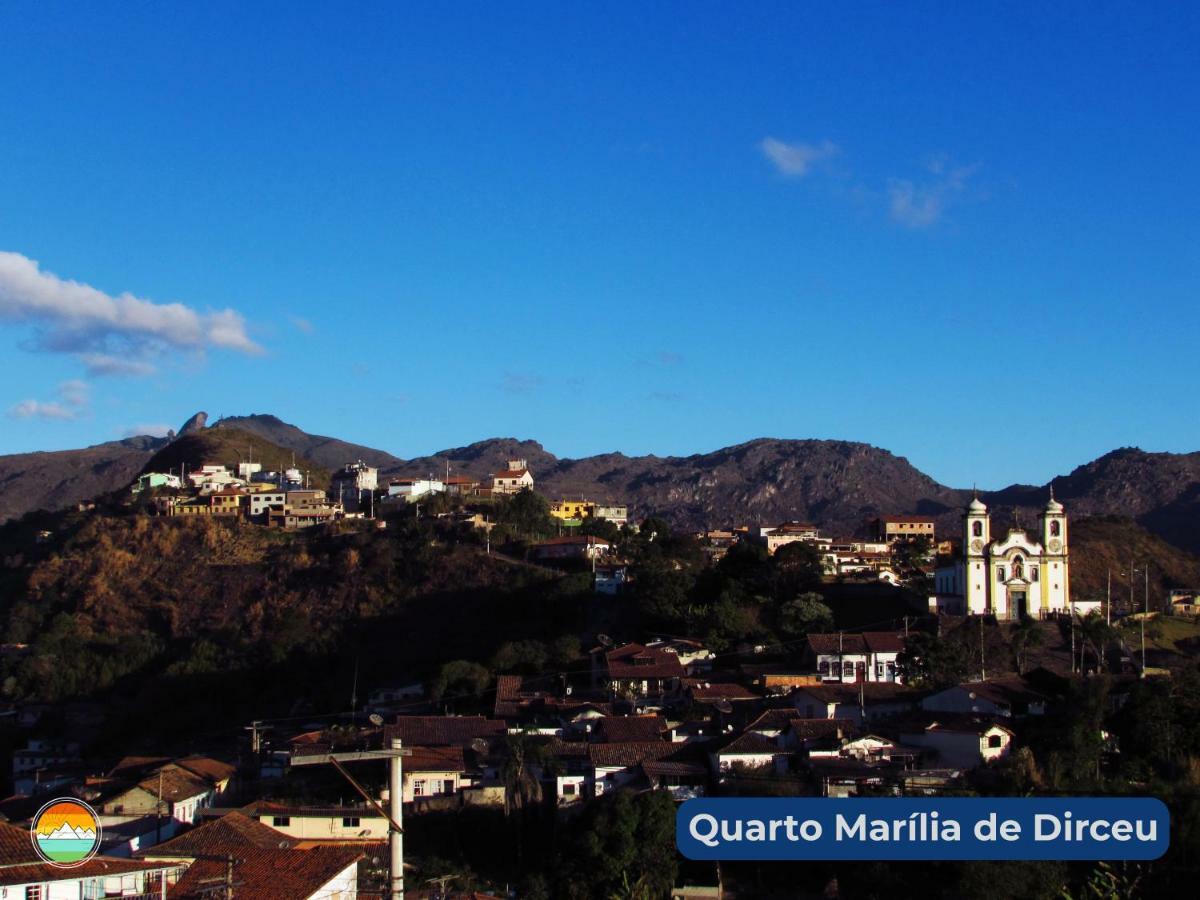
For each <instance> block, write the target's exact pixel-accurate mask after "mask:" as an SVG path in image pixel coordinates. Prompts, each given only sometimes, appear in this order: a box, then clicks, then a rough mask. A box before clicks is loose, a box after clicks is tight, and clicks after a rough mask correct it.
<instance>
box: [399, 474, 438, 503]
mask: <svg viewBox="0 0 1200 900" xmlns="http://www.w3.org/2000/svg"><path fill="white" fill-rule="evenodd" d="M445 492H446V483H445V482H444V481H438V480H436V479H433V478H393V479H392V480H391V481H389V482H388V496H389V497H403V498H404V499H405V500H407V501H408V502H409V503H412V502H414V501H416V500H420V499H421V498H422V497H424V496H426V495H427V494H443V493H445Z"/></svg>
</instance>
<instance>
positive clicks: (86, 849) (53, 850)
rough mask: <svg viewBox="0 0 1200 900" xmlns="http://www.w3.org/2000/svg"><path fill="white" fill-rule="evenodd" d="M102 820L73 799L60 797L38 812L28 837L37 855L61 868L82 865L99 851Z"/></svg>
mask: <svg viewBox="0 0 1200 900" xmlns="http://www.w3.org/2000/svg"><path fill="white" fill-rule="evenodd" d="M100 832H101V828H100V817H99V816H97V815H96V811H95V810H94V809H92V808H91V807H90V806H88V805H87V804H86V803H84V802H83V801H82V800H76V799H75V798H74V797H59V798H58V799H57V800H51V801H50V802H49V803H47V804H46V805H45V806H43V807H42V808H41V809H39V810H38V813H37V815H36V816H34V817H33V823H32V824H31V825H30V826H29V836H30V839H31V840H32V841H33V849H34V850H36V851H37V854H38V856H40V857H41V858H42V859H44V860H45V861H46V862H48V863H50V865H52V866H58V867H59V868H62V869H70V868H72V867H74V866H81V865H83V864H84V863H85V862H87V861H88V860H89V859H91V858H92V857H93V856H95V855H96V851H97V850H99V849H100Z"/></svg>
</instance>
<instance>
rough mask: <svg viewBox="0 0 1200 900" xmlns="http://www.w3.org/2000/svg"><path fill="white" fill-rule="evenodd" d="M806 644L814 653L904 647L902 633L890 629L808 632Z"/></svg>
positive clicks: (858, 652)
mask: <svg viewBox="0 0 1200 900" xmlns="http://www.w3.org/2000/svg"><path fill="white" fill-rule="evenodd" d="M808 645H809V646H810V647H812V649H813V652H814V653H821V654H831V653H857V654H863V653H899V652H900V651H901V650H903V649H904V637H903V635H899V634H893V633H892V632H890V631H864V632H863V633H862V634H836V633H835V634H810V635H809V636H808Z"/></svg>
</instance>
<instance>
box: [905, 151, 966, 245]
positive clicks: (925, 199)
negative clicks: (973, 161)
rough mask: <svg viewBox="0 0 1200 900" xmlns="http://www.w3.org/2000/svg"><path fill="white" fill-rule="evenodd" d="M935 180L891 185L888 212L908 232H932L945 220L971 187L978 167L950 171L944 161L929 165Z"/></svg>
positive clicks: (906, 180)
mask: <svg viewBox="0 0 1200 900" xmlns="http://www.w3.org/2000/svg"><path fill="white" fill-rule="evenodd" d="M928 168H929V173H930V175H931V176H932V177H931V178H928V179H926V180H925V181H923V182H916V181H913V180H911V179H908V178H893V179H891V180H890V181H888V188H887V194H888V211H889V212H890V214H891V217H892V219H893V220H895V221H896V222H899V223H900V224H901V225H903V226H905V227H906V228H928V227H929V226H930V225H933V224H934V223H936V222H937V221H938V220H939V219H941V218H942V215H943V214H944V213H945V211H946V208H947V207H948V206H950V205H951V204H953V203H955V202H957V201H958V200H959V199H960V198H961V197H962V195H963V192H964V191H965V190H966V187H967V179H968V178H970V177H971V173H972V172H974V171H975V167H974V166H960V167H958V168H947V167H946V164H945V162H944V161H941V160H936V161H934V162H932V163H930V164H929V166H928Z"/></svg>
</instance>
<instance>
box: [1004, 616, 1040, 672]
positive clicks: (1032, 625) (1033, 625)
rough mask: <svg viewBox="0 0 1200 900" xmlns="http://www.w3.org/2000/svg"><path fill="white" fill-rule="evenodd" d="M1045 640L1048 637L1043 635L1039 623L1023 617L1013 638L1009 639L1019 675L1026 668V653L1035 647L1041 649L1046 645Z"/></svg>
mask: <svg viewBox="0 0 1200 900" xmlns="http://www.w3.org/2000/svg"><path fill="white" fill-rule="evenodd" d="M1045 640H1046V636H1045V635H1044V634H1042V628H1041V626H1040V625H1038V623H1037V621H1036V620H1035V619H1032V618H1030V617H1029V616H1022V617H1021V621H1020V622H1019V623H1018V624H1017V627H1016V628H1014V629H1013V632H1012V637H1011V638H1010V639H1009V645H1010V646H1011V647H1012V651H1013V660H1014V662H1015V663H1016V666H1017V674H1018V675H1020V674H1021V672H1022V671H1023V670H1024V668H1025V655H1026V653H1027V652H1028V651H1029V650H1030V649H1031V648H1033V647H1040V646H1041V645H1042V644H1043V643H1045Z"/></svg>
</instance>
